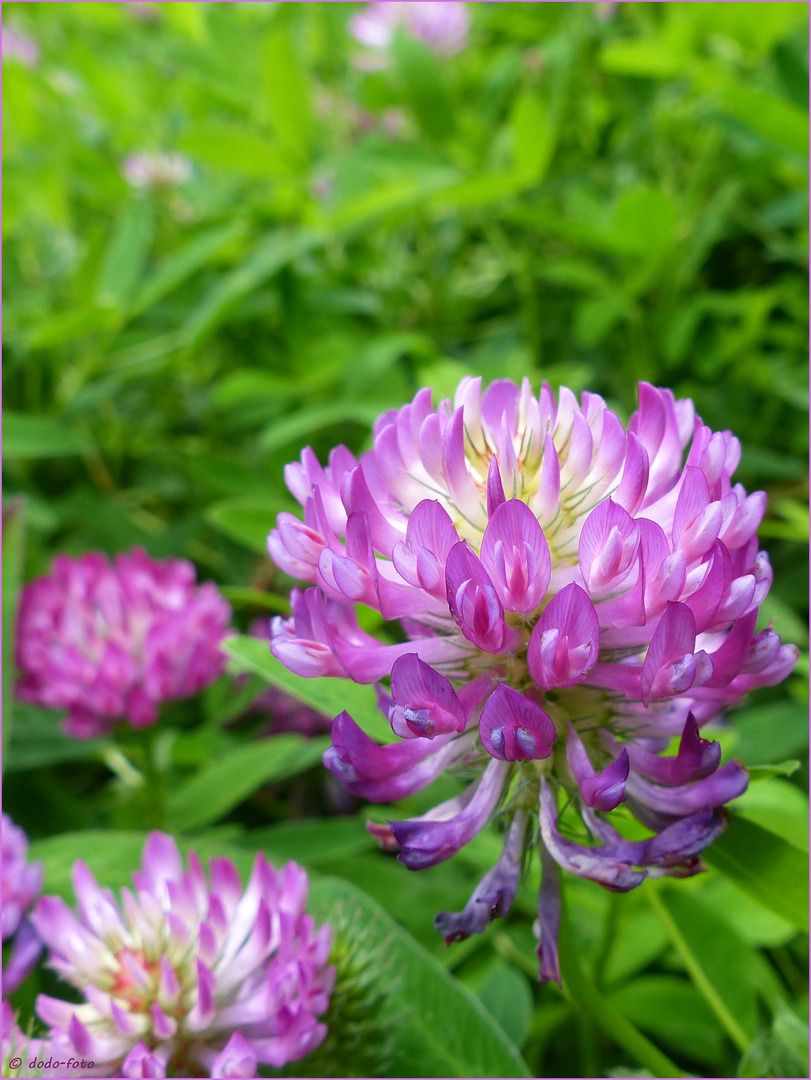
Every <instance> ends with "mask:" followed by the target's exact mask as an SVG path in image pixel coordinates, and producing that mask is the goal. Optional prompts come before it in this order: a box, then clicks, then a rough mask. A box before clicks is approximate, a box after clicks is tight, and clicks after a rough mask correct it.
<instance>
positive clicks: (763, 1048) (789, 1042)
mask: <svg viewBox="0 0 811 1080" xmlns="http://www.w3.org/2000/svg"><path fill="white" fill-rule="evenodd" d="M736 1075H737V1076H748V1077H761V1078H762V1077H772V1076H773V1077H778V1076H807V1075H808V1022H807V1021H806V1020H801V1019H800V1017H799V1016H797V1014H796V1013H795V1012H794V1011H793V1010H792V1009H790V1008H789V1007H788V1006H787V1005H784V1004H780V1005H778V1007H777V1009H776V1010H775V1017H774V1023H773V1024H772V1028H771V1031H764V1032H763V1033H762V1034H761V1035H760V1036H759V1037H758V1038H757V1039H755V1041H754V1042H753V1043H752V1046H751V1047H750V1049H749V1052H748V1053H746V1054H744V1056H743V1057H742V1058H741V1061H740V1064H739V1065H738V1071H737V1073H736Z"/></svg>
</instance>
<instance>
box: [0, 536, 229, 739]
mask: <svg viewBox="0 0 811 1080" xmlns="http://www.w3.org/2000/svg"><path fill="white" fill-rule="evenodd" d="M230 617H231V609H230V607H229V605H228V603H227V602H226V601H225V600H224V599H223V597H222V596H221V595H220V593H219V591H218V590H217V587H216V586H215V585H213V584H211V583H210V582H209V583H206V584H204V585H197V584H196V582H195V571H194V567H193V566H192V565H191V563H189V562H186V561H185V560H183V559H167V560H165V561H162V562H161V561H158V560H155V559H151V558H150V557H149V555H147V553H146V552H145V551H143V550H142V549H140V548H135V549H134V550H133V551H131V552H129V553H128V554H125V555H116V556H115V558H114V560H113V562H112V564H111V563H110V562H109V561H108V560H107V558H106V556H104V555H100V554H96V553H88V554H86V555H82V556H81V557H80V558H71V557H70V556H67V555H59V556H57V557H56V558H55V559H54V562H53V567H52V570H51V573H50V574H49V575H48V576H46V577H41V578H37V579H36V580H35V581H32V582H30V583H29V584H28V585H26V586H25V587H24V589H23V590H22V593H21V596H20V610H19V615H18V620H17V667H18V668H19V670H20V672H21V678H20V681H19V682H18V684H17V691H16V692H17V696H18V697H19V698H22V700H24V701H30V702H33V703H34V704H37V705H44V706H46V707H47V708H51V709H67V710H68V714H67V717H66V720H65V730H66V731H67V732H68V733H69V734H70V735H74V736H75V737H77V738H89V737H90V736H93V735H99V734H102V733H104V732H105V731H107V730H109V729H110V728H112V727H113V726H114V725H115V724H116V723H117V722H118V721H120V720H127V721H128V722H129V723H130V724H132V725H133V726H134V727H147V726H149V725H150V724H154V723H155V721H156V720H157V718H158V708H159V706H160V704H161V703H162V702H164V701H169V700H175V699H179V698H185V697H190V696H191V695H192V694H195V693H197V691H198V690H201V689H202V688H203V687H205V686H207V685H208V684H209V683H210V682H213V681H214V679H216V678H218V677H219V675H221V674H222V671H223V668H224V665H225V657H224V654H223V653H222V651H221V649H220V643H221V642H222V640H223V638H224V637H225V635H226V632H227V628H228V623H229V620H230Z"/></svg>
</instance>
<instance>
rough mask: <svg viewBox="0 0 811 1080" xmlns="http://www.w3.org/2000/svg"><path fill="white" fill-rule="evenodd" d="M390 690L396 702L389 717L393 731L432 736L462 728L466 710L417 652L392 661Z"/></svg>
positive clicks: (398, 733) (440, 676) (460, 730)
mask: <svg viewBox="0 0 811 1080" xmlns="http://www.w3.org/2000/svg"><path fill="white" fill-rule="evenodd" d="M391 690H392V696H393V697H394V702H395V703H394V705H393V706H392V708H391V710H390V712H389V720H390V721H391V726H392V729H393V730H394V732H395V734H397V735H400V736H404V737H406V738H408V737H414V736H416V737H425V738H428V739H433V738H434V736H435V735H447V734H450V733H451V732H462V731H464V730H465V712H464V709H463V708H462V703H461V701H460V700H459V697H458V696H457V694H456V691H455V690H454V688H453V687H452V686H451V684H450V683H449V682H448V680H447V679H446V678H445V677H444V676H442V675H440V674H439V673H438V672H437V671H434V669H433V668H432V667H430V665H428V664H426V663H424V662H423V661H422V660H420V658H419V657H418V656H417V654H416V653H407V654H406V655H405V656H401V657H399V658H398V659H397V660H396V661H395V662H394V666H393V667H392V669H391Z"/></svg>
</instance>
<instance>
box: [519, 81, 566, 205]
mask: <svg viewBox="0 0 811 1080" xmlns="http://www.w3.org/2000/svg"><path fill="white" fill-rule="evenodd" d="M510 130H511V134H512V152H513V161H514V162H515V171H516V172H517V173H518V174H519V175H520V176H521V177H522V178H523V179H524V181H525V182H529V183H531V184H539V183H540V182H541V180H543V178H544V176H545V175H546V172H547V170H548V168H549V163H550V162H551V160H552V154H553V153H554V150H555V136H556V131H555V125H554V124H553V122H552V117H551V115H550V112H549V108H548V106H547V105H546V104H545V103H544V102H543V101H542V100H541V98H540V97H539V96H538V95H537V94H530V93H524V94H519V95H518V96H517V97H516V99H515V103H514V104H513V108H512V113H511V115H510Z"/></svg>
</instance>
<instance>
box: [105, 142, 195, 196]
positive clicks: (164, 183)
mask: <svg viewBox="0 0 811 1080" xmlns="http://www.w3.org/2000/svg"><path fill="white" fill-rule="evenodd" d="M121 171H122V173H123V175H124V179H125V180H127V182H128V183H130V184H132V186H133V187H134V188H170V187H178V186H179V185H180V184H185V183H186V181H187V180H190V179H191V175H192V164H191V162H190V161H189V159H188V158H187V157H184V156H183V154H169V153H155V154H153V153H150V152H148V151H139V152H138V153H135V154H130V156H129V157H128V158H126V159H125V161H124V164H123V166H122V167H121Z"/></svg>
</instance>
